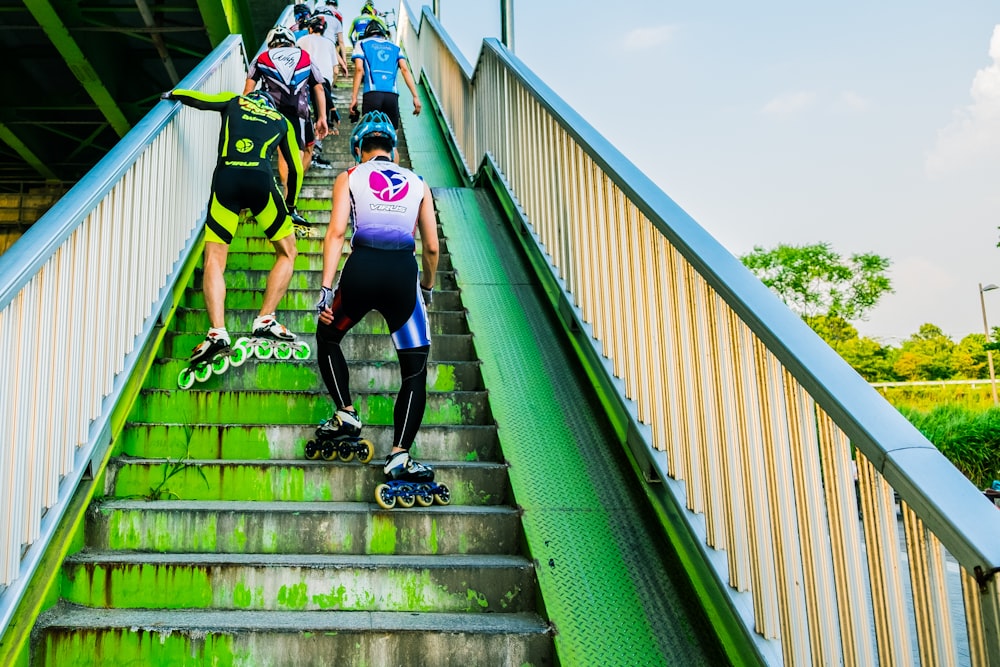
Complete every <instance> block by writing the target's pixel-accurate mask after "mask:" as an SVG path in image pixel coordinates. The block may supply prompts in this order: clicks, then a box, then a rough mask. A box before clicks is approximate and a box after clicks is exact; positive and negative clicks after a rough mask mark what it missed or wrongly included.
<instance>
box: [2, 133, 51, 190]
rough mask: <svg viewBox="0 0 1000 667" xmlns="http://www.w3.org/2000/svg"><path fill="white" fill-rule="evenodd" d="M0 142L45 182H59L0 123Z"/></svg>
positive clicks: (44, 165) (15, 136)
mask: <svg viewBox="0 0 1000 667" xmlns="http://www.w3.org/2000/svg"><path fill="white" fill-rule="evenodd" d="M0 140H2V141H3V142H4V143H5V144H7V145H8V146H10V147H11V148H13V149H14V152H16V153H17V154H18V155H20V156H21V159H22V160H24V161H25V162H27V163H28V164H29V165H31V168H32V169H34V170H35V171H37V172H38V173H39V174H41V175H42V176H44V177H45V178H46V179H47V180H53V181H58V180H59V177H58V176H56V175H55V172H53V171H52V170H51V169H49V168H48V166H46V164H45V163H44V162H42V160H41V159H39V157H38V156H37V155H35V154H34V153H32V152H31V150H30V149H29V148H28V147H27V146H25V145H24V142H23V141H21V140H20V139H18V138H17V135H16V134H14V133H13V132H11V130H10V128H9V127H7V126H6V125H4V124H3V123H0Z"/></svg>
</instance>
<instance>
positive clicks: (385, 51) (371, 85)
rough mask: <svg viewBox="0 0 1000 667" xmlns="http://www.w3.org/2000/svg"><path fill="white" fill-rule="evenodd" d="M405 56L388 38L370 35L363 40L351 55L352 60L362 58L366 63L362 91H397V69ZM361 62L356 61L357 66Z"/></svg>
mask: <svg viewBox="0 0 1000 667" xmlns="http://www.w3.org/2000/svg"><path fill="white" fill-rule="evenodd" d="M404 58H405V56H404V55H403V53H402V52H401V51H400V50H399V47H398V46H396V45H395V44H393V43H392V42H390V41H389V40H387V39H383V38H381V37H369V38H368V39H363V40H361V41H360V42H359V43H358V45H357V46H356V47H355V49H354V53H353V54H352V55H351V59H352V60H361V61H362V63H363V64H364V68H365V74H364V79H363V82H364V87H363V88H362V91H361V92H363V93H370V92H372V91H375V92H379V93H395V92H396V71H397V69H398V67H399V61H400V60H403V59H404ZM360 64H361V63H355V67H357V66H359V65H360Z"/></svg>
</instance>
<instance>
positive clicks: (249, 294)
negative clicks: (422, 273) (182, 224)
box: [181, 276, 461, 312]
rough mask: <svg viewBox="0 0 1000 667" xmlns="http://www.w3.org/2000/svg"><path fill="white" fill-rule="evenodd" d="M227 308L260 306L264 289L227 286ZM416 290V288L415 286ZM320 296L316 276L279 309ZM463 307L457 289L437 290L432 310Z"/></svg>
mask: <svg viewBox="0 0 1000 667" xmlns="http://www.w3.org/2000/svg"><path fill="white" fill-rule="evenodd" d="M226 287H227V289H226V308H227V309H229V308H236V309H242V308H250V309H252V308H255V307H256V308H260V304H261V301H262V300H263V298H264V291H263V289H253V290H247V289H239V288H237V287H235V286H233V287H230V286H228V285H227V286H226ZM414 291H416V288H415V287H414ZM318 296H319V276H316V287H312V286H310V287H309V288H307V289H289V290H288V291H287V292H286V293H285V296H283V297H282V298H281V301H279V302H278V310H309V309H310V308H315V306H316V301H317V299H318ZM181 303H182V304H183V306H184V307H186V308H204V307H205V295H204V293H202V292H201V291H191V290H188V291H187V292H186V293H185V295H184V298H183V299H182V301H181ZM460 308H461V300H460V298H459V293H458V292H457V291H456V290H445V289H440V290H435V291H434V301H433V302H432V303H431V308H430V310H431V312H439V311H449V310H450V311H456V310H459V309H460Z"/></svg>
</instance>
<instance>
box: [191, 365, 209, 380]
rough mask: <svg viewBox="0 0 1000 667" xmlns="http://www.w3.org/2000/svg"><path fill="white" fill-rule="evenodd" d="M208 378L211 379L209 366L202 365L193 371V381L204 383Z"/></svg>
mask: <svg viewBox="0 0 1000 667" xmlns="http://www.w3.org/2000/svg"><path fill="white" fill-rule="evenodd" d="M210 377H212V366H211V364H203V365H201V366H198V367H197V368H195V369H194V379H195V380H197V381H198V382H204V381H205V380H207V379H208V378H210Z"/></svg>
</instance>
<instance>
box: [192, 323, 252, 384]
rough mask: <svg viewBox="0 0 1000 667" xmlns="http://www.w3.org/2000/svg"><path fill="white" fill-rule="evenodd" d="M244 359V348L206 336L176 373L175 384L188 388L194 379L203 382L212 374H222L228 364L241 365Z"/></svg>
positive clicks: (227, 368) (227, 367)
mask: <svg viewBox="0 0 1000 667" xmlns="http://www.w3.org/2000/svg"><path fill="white" fill-rule="evenodd" d="M244 361H246V350H244V349H242V348H239V347H237V348H233V347H231V346H230V344H229V342H228V341H225V340H223V339H222V338H218V337H215V336H208V337H206V338H205V340H203V341H201V342H200V343H198V345H197V346H196V347H195V348H194V350H193V351H192V353H191V358H190V359H189V360H188V365H187V366H185V367H184V368H182V369H181V372H180V373H178V375H177V386H178V387H180V388H181V389H190V388H191V387H192V386H193V385H194V383H195V381H196V380H197V381H198V382H205V381H206V380H208V378H210V377H212V375H213V374H214V375H222V374H223V373H225V372H226V371H227V370H229V367H230V366H241V365H243V362H244Z"/></svg>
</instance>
